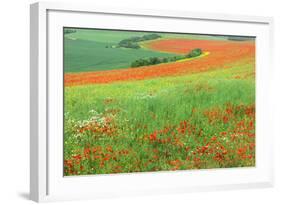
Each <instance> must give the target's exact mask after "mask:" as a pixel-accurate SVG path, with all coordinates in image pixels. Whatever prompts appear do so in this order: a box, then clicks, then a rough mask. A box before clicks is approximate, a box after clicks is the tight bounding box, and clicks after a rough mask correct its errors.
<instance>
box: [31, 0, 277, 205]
mask: <svg viewBox="0 0 281 205" xmlns="http://www.w3.org/2000/svg"><path fill="white" fill-rule="evenodd" d="M113 16H114V18H112V17H113ZM93 19H98V20H99V23H96V24H95V23H93V22H94V21H93ZM128 22H133V23H128ZM136 22H140V24H138V25H137V24H136ZM156 24H157V25H158V26H155V25H156ZM136 25H137V26H136ZM167 25H168V27H169V28H165V26H166V27H167ZM179 25H194V26H191V27H190V28H189V30H192V31H191V32H192V33H213V34H229V35H230V34H233V35H239V34H240V35H251V36H256V37H257V50H256V67H257V68H256V69H257V77H256V106H257V108H256V109H257V118H256V120H257V128H256V132H257V148H256V152H257V159H256V167H254V168H232V169H214V170H187V171H175V172H154V173H132V174H116V175H114V176H113V175H97V176H77V177H67V178H65V177H63V173H62V167H63V163H62V149H63V147H62V145H63V142H62V140H61V139H62V138H61V137H62V121H61V119H62V114H61V117H60V114H59V113H61V112H60V111H61V109H62V98H63V97H62V93H61V89H62V85H63V84H62V79H63V78H62V72H63V71H62V69H60V68H62V35H61V36H59V35H58V34H59V32H62V30H61V28H62V27H64V26H69V27H90V28H91V27H95V28H111V29H120V28H121V29H127V30H140V29H141V30H155V31H177V32H187V31H188V30H180V29H179ZM195 25H197V26H195ZM272 29H273V19H272V18H270V17H259V16H241V15H228V14H213V13H196V12H185V11H157V10H140V9H124V8H122V9H121V8H119V9H116V8H96V7H95V5H94V4H73V3H47V2H40V3H35V4H32V5H31V10H30V57H31V58H30V69H31V71H30V79H31V80H30V120H31V123H30V125H31V127H30V198H31V200H34V201H37V202H41V201H53V200H72V199H83V198H103V197H114V196H129V195H142V194H159V193H176V192H189V191H205V190H222V189H237V188H252V187H271V186H273V160H272V158H273V131H272V130H273V129H272V126H273V125H272V123H270V119H271V118H272V116H271V113H269V112H267V110H266V108H267V107H270V106H271V102H270V99H271V96H272V94H271V92H270V90H271V79H272V78H273V74H272V73H273V66H272V64H271V63H272V50H273V32H272ZM59 133H60V134H59Z"/></svg>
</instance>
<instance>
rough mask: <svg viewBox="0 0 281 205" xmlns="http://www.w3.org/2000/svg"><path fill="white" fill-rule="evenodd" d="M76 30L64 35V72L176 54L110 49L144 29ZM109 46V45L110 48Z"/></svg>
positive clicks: (107, 67) (125, 65) (119, 65)
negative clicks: (127, 30) (135, 30)
mask: <svg viewBox="0 0 281 205" xmlns="http://www.w3.org/2000/svg"><path fill="white" fill-rule="evenodd" d="M75 30H76V32H75V33H70V34H66V35H65V37H64V69H65V72H83V71H98V70H112V69H120V68H128V67H130V65H131V62H133V61H135V60H137V59H140V58H148V57H167V56H174V55H175V54H172V53H164V52H157V51H152V50H148V49H145V48H141V49H135V50H134V51H133V52H132V49H128V48H111V47H110V48H109V47H108V46H115V45H117V44H118V42H119V41H120V40H122V39H125V38H129V37H133V36H141V35H144V34H146V33H145V32H126V31H122V32H121V31H110V32H108V31H107V30H90V29H75ZM161 36H162V38H170V37H173V38H192V39H223V38H222V37H215V36H203V35H202V36H200V35H199V36H198V35H189V34H184V35H182V34H181V35H180V34H161ZM107 47H108V48H107Z"/></svg>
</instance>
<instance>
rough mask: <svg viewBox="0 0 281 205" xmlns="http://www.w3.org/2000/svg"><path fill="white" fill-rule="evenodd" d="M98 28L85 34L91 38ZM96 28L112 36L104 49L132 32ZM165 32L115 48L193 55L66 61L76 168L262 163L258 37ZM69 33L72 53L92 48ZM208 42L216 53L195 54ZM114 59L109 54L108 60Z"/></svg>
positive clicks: (67, 163)
mask: <svg viewBox="0 0 281 205" xmlns="http://www.w3.org/2000/svg"><path fill="white" fill-rule="evenodd" d="M89 33H90V32H89ZM89 33H88V31H87V32H86V33H83V32H82V34H83V35H82V36H83V38H84V40H85V38H87V39H89V38H90V37H91V35H90V34H89ZM92 33H93V34H92V35H93V36H95V39H100V40H99V42H98V43H101V44H102V46H100V47H98V49H97V50H102V49H101V48H105V47H104V45H105V44H106V43H108V42H110V41H111V40H112V39H114V40H112V42H111V43H112V45H114V44H115V43H116V42H119V41H120V40H119V39H121V40H122V39H125V38H124V36H125V35H129V33H123V34H122V35H121V34H120V33H118V32H110V31H106V32H105V33H103V35H102V37H101V35H99V31H95V30H92ZM78 34H79V31H78V32H77V33H73V34H68V35H67V36H68V37H71V38H74V37H78V36H79V35H81V34H79V35H78ZM109 34H110V35H109ZM106 35H107V37H106V39H107V40H106V39H104V38H105V37H104V36H106ZM135 35H136V34H135V33H133V34H131V36H135ZM109 36H110V37H109ZM122 36H123V37H122ZM161 36H162V37H161V38H159V39H156V40H153V41H147V42H146V41H144V42H143V44H142V46H141V48H139V49H122V48H112V49H111V48H110V49H108V50H109V52H110V50H115V52H117V51H118V52H119V51H120V52H122V51H123V50H126V51H128V52H129V51H130V52H132V53H133V54H135V53H136V52H138V51H142V52H153V53H154V54H155V53H157V54H159V55H163V57H164V58H167V59H168V58H173V57H174V56H185V57H186V56H187V55H189V54H190V56H189V58H190V59H189V60H185V59H181V60H176V61H170V62H167V63H160V64H155V65H145V66H142V67H139V68H138V69H135V68H130V63H129V62H132V61H126V62H127V63H129V64H126V65H127V68H126V67H124V68H123V69H119V70H114V69H109V70H106V69H102V70H100V71H91V72H77V71H76V72H75V73H71V72H67V71H68V68H65V77H64V79H65V89H64V92H65V93H64V110H65V113H64V174H65V175H66V176H70V175H88V174H112V173H128V172H147V171H167V170H187V169H210V168H230V167H249V166H255V146H256V144H255V143H256V141H255V52H254V51H255V44H254V41H253V40H251V41H228V40H226V39H225V38H221V39H217V38H216V39H214V37H208V36H207V37H204V36H199V37H198V38H197V37H196V36H189V35H186V36H184V35H181V36H180V37H179V36H178V35H174V36H173V35H172V34H169V36H168V35H167V36H165V35H164V34H162V35H161ZM128 38H129V37H128ZM65 40H66V45H65V52H67V53H68V54H69V53H70V52H71V53H73V54H74V53H75V51H73V50H72V49H75V48H78V49H80V50H79V51H80V55H81V56H83V54H85V55H87V53H84V52H85V51H88V50H87V49H86V50H84V51H83V46H81V40H79V41H80V42H79V44H77V45H76V46H74V45H75V44H73V43H74V42H75V40H71V39H68V40H67V39H65ZM84 40H83V41H84ZM104 40H106V42H104V43H105V44H104V43H103V42H102V41H104ZM88 41H89V40H87V42H88ZM67 42H71V43H70V44H71V46H70V45H67ZM94 43H95V44H96V43H97V42H94ZM86 45H87V44H86V43H85V44H84V46H86ZM91 45H92V44H91ZM196 48H200V50H199V49H196ZM105 49H106V48H105ZM201 49H202V50H204V52H205V51H206V52H209V55H206V56H202V57H200V58H193V57H194V56H198V55H200V54H199V53H202V50H201ZM70 50H71V51H70ZM68 54H67V55H68ZM150 54H151V53H150ZM76 55H77V51H76ZM93 55H94V54H93ZM95 55H99V54H98V53H96V54H95ZM136 55H138V54H136ZM165 55H168V56H167V57H166V56H165ZM150 57H156V56H155V55H154V56H150ZM163 57H159V56H157V58H163ZM67 59H69V58H67ZM106 59H107V58H106V56H104V57H102V56H100V62H102V61H103V62H104V66H107V65H108V62H107V61H106ZM136 59H139V58H136ZM112 62H113V61H112ZM77 63H78V62H77ZM80 63H81V64H83V62H82V61H81V62H80ZM66 65H68V64H66ZM112 65H114V63H113V64H112ZM124 65H125V64H124ZM100 66H101V67H102V64H100ZM128 67H129V68H128ZM99 68H100V67H99ZM78 70H79V69H78Z"/></svg>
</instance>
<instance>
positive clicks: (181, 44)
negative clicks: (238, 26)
mask: <svg viewBox="0 0 281 205" xmlns="http://www.w3.org/2000/svg"><path fill="white" fill-rule="evenodd" d="M146 47H147V48H149V49H152V50H157V51H163V52H171V53H175V55H176V54H186V53H188V52H189V51H191V50H192V49H195V48H201V49H202V50H203V52H210V54H209V55H207V56H205V57H202V58H197V59H194V60H190V61H183V62H171V63H163V64H158V65H153V66H143V67H138V68H126V69H118V70H108V71H94V72H81V73H65V74H64V82H65V86H75V85H84V84H101V83H112V82H118V81H128V80H143V79H150V78H156V77H163V76H172V75H184V74H189V73H197V72H202V71H208V70H213V69H218V68H219V69H223V68H227V67H226V66H227V64H230V63H235V62H238V61H240V60H247V59H248V60H249V62H253V59H254V57H255V43H254V42H253V41H226V40H225V41H219V40H189V39H161V40H157V41H152V42H151V43H149V44H147V45H146Z"/></svg>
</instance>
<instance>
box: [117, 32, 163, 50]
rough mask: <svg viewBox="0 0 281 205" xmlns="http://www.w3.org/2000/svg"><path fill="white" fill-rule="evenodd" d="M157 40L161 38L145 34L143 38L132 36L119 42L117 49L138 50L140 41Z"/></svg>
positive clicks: (156, 35)
mask: <svg viewBox="0 0 281 205" xmlns="http://www.w3.org/2000/svg"><path fill="white" fill-rule="evenodd" d="M157 38H161V36H160V35H158V34H154V33H153V34H146V35H143V36H134V37H130V38H126V39H123V40H121V41H120V42H119V43H118V45H117V47H123V48H133V49H138V48H140V45H139V44H138V42H140V41H148V40H154V39H157Z"/></svg>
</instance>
